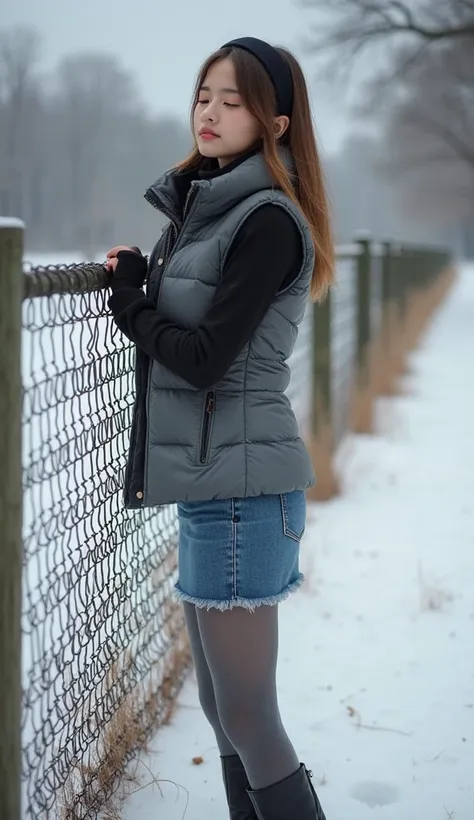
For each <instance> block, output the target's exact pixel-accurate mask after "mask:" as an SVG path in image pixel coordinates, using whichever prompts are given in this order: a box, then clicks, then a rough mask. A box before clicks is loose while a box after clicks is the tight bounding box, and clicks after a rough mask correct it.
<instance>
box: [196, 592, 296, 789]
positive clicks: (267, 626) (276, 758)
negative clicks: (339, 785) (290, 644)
mask: <svg viewBox="0 0 474 820" xmlns="http://www.w3.org/2000/svg"><path fill="white" fill-rule="evenodd" d="M184 612H185V617H186V624H187V628H188V633H189V638H190V642H191V650H192V654H193V659H194V665H195V669H196V677H197V683H198V690H199V700H200V703H201V706H202V709H203V712H204V714H205V715H206V717H207V719H208V721H209V723H210V724H211V726H212V728H213V729H214V732H215V735H216V738H217V744H218V747H219V752H220V754H221V755H233V754H238V755H239V756H240V759H241V760H242V763H243V765H244V767H245V770H246V773H247V777H248V780H249V783H250V785H251V787H252V788H253V789H261V788H264V787H265V786H269V785H271V784H273V783H277V782H278V781H280V780H283V778H285V777H288V776H289V775H290V774H293V773H294V772H295V771H296V770H297V769H298V767H299V760H298V757H297V755H296V752H295V750H294V748H293V746H292V745H291V743H290V740H289V738H288V735H287V734H286V732H285V729H284V728H283V724H282V722H281V717H280V711H279V708H278V700H277V692H276V680H275V676H276V664H277V655H278V607H276V606H274V607H269V606H261V607H259V608H258V609H256V610H255V612H253V613H251V612H249V611H248V610H246V609H243V608H242V607H236V608H234V609H231V610H226V611H225V612H220V611H219V610H215V609H211V610H205V609H198V608H196V607H195V606H194V605H193V604H188V603H185V604H184Z"/></svg>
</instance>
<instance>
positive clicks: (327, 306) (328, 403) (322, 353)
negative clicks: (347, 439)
mask: <svg viewBox="0 0 474 820" xmlns="http://www.w3.org/2000/svg"><path fill="white" fill-rule="evenodd" d="M331 303H332V295H331V293H329V294H328V295H327V297H326V299H325V301H324V302H323V303H322V304H320V305H315V306H314V308H313V310H314V322H313V328H314V330H313V385H312V387H313V408H312V425H311V439H310V442H309V450H310V453H311V457H312V460H313V465H314V470H315V473H316V486H315V487H313V488H312V489H311V490H309V492H308V498H310V499H312V500H317V501H326V500H327V499H329V498H332V497H333V496H334V495H335V494H336V493H337V492H338V489H339V487H338V481H337V478H336V475H335V472H334V462H333V459H334V436H333V417H332V385H331V376H332V370H331V315H332V310H331Z"/></svg>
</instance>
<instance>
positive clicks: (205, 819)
mask: <svg viewBox="0 0 474 820" xmlns="http://www.w3.org/2000/svg"><path fill="white" fill-rule="evenodd" d="M473 316H474V268H473V267H471V268H467V267H466V268H465V269H464V270H463V272H462V276H461V277H460V279H459V282H458V284H457V286H456V287H455V289H454V291H453V292H452V294H451V295H450V297H449V299H448V301H447V302H446V303H445V305H444V306H443V308H442V310H441V312H440V313H439V314H438V315H437V317H436V318H435V321H434V322H433V324H432V326H431V328H430V331H429V332H428V334H427V335H426V336H425V339H424V341H423V345H422V346H421V347H420V349H419V350H418V351H417V352H416V354H415V355H414V356H413V357H412V359H411V363H410V374H409V376H407V378H406V379H405V382H404V385H403V387H404V390H403V392H402V394H401V395H400V396H399V397H397V398H395V399H390V400H383V402H380V404H379V408H378V410H379V418H380V421H379V434H378V435H377V436H376V437H357V438H356V439H354V440H353V442H352V449H351V457H350V460H349V461H348V462H347V463H346V467H345V474H344V492H343V495H342V496H341V497H340V498H338V499H336V500H335V501H333V502H331V503H328V504H324V505H312V506H311V507H310V509H309V522H308V528H307V533H306V536H305V538H304V544H303V549H302V565H303V571H304V572H305V573H306V576H307V581H306V585H305V586H304V587H303V590H302V591H301V592H300V593H299V594H297V595H295V596H293V597H292V598H291V599H290V600H289V601H288V602H286V603H284V604H283V605H282V606H281V650H280V664H279V691H280V701H281V709H282V713H283V717H284V720H285V723H286V725H287V728H288V730H289V733H290V736H291V737H292V738H293V741H294V744H295V746H296V748H297V751H298V754H299V755H300V759H301V760H302V761H304V762H305V763H306V764H307V766H308V767H309V768H311V769H312V770H313V772H314V782H315V785H316V788H317V790H318V791H319V794H320V798H321V803H322V804H323V807H324V809H325V812H326V815H327V820H401V818H403V820H448V819H449V818H450V819H451V820H472V819H473V818H474V433H473V425H474V365H473V359H474V322H473ZM194 757H202V758H203V762H202V763H201V765H194V764H193V762H192V759H193V758H194ZM135 769H136V772H137V775H138V776H139V777H140V779H141V782H142V784H143V785H145V784H147V783H149V784H150V785H148V786H145V787H144V788H141V789H140V790H139V789H138V786H137V787H135V788H136V791H135V793H134V794H133V795H132V796H131V797H129V799H128V800H127V802H126V805H125V809H124V820H161V818H165V819H166V820H182V818H183V817H185V818H186V820H224V818H226V817H227V816H228V815H227V811H226V807H225V802H224V795H223V789H222V785H221V780H220V768H219V759H218V752H217V748H216V745H215V742H214V738H213V735H212V732H211V730H210V728H209V727H208V725H207V723H206V721H205V719H204V717H203V715H202V714H201V712H200V709H199V706H198V700H197V694H196V686H195V682H194V678H193V676H191V677H190V678H189V680H188V682H187V684H186V686H185V688H184V690H183V693H182V696H181V698H180V700H179V704H178V708H177V710H176V713H175V715H174V717H173V719H172V722H171V725H170V726H168V727H164V728H162V729H161V730H160V731H159V732H158V733H157V735H156V737H155V738H154V741H153V742H152V743H151V744H150V751H149V754H147V755H142V756H141V758H140V761H139V762H138V763H135V764H134V766H133V770H134V771H135ZM152 776H153V777H154V778H155V779H156V781H157V782H150V781H152ZM175 784H178V785H179V788H177V786H176V785H175ZM289 820H290V819H289ZM291 820H293V819H291ZM295 820H296V818H295Z"/></svg>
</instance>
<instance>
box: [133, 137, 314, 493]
mask: <svg viewBox="0 0 474 820" xmlns="http://www.w3.org/2000/svg"><path fill="white" fill-rule="evenodd" d="M284 158H285V162H287V164H289V166H290V167H291V158H289V157H288V155H286V154H284ZM147 199H148V200H149V201H150V202H152V204H154V205H155V206H156V207H158V208H159V209H160V210H161V211H163V212H164V213H166V215H167V216H168V217H169V218H170V219H171V225H170V227H169V229H168V230H167V231H166V232H165V234H164V236H163V239H162V240H161V241H160V243H158V245H157V247H156V248H155V250H154V252H153V254H152V257H151V259H150V268H151V273H150V276H149V285H148V293H149V295H150V296H151V297H152V298H154V299H155V300H156V303H157V310H158V311H159V312H160V314H161V315H163V316H164V317H166V318H167V319H168V320H170V321H172V322H175V323H177V324H179V325H180V326H181V327H183V328H186V329H188V330H189V329H193V328H196V327H197V326H198V325H199V323H200V322H201V320H202V319H203V317H204V315H205V313H206V311H207V309H208V308H209V305H210V303H211V301H212V299H213V297H214V292H215V289H216V286H217V285H218V283H219V280H220V277H221V272H222V270H223V267H224V265H225V261H226V256H227V253H228V250H229V248H230V246H231V243H232V240H233V239H234V237H235V235H236V234H237V232H238V230H239V228H240V226H241V225H242V224H243V222H244V221H245V219H247V217H248V216H249V215H250V214H251V213H252V212H253V211H254V210H255V209H256V208H258V207H260V206H261V205H263V204H266V203H268V202H272V203H274V204H275V206H278V207H281V208H285V210H286V211H287V212H288V213H289V214H291V216H292V217H293V219H294V220H295V222H296V224H297V226H298V228H299V230H300V231H301V236H302V240H303V264H302V268H301V271H300V274H299V276H298V277H297V278H296V280H295V281H294V282H293V283H292V284H291V285H290V286H289V287H287V288H286V289H285V290H284V291H282V292H280V293H279V294H278V295H277V297H276V298H275V300H274V302H273V304H272V305H271V307H270V309H269V310H268V312H267V314H266V316H265V318H264V319H263V321H262V322H261V324H260V326H259V327H258V328H257V330H256V331H255V333H254V335H253V337H252V338H251V340H250V342H249V343H248V344H247V345H246V346H245V347H244V349H243V350H242V351H241V352H240V353H239V355H238V356H237V358H236V360H235V361H234V363H233V365H232V366H231V367H230V369H229V370H228V372H227V373H226V375H225V376H224V378H223V379H222V380H221V381H220V382H219V383H217V384H214V385H212V386H210V387H209V388H207V389H205V390H199V389H196V388H195V387H192V386H191V385H190V384H188V383H187V382H186V381H184V380H183V379H182V378H181V377H179V376H177V375H175V374H174V373H172V372H171V371H170V370H168V369H167V368H166V367H164V366H163V365H161V364H160V363H159V362H156V361H153V362H149V361H148V362H147V363H146V364H147V367H146V379H145V378H144V372H145V370H144V354H143V353H142V352H139V351H137V397H136V402H135V409H134V417H133V423H132V437H131V448H130V457H129V462H128V467H127V472H126V477H125V504H126V506H127V507H135V508H136V507H141V506H146V507H150V506H156V505H160V504H166V503H171V502H175V501H199V500H210V499H214V498H220V499H223V498H232V497H247V496H258V495H262V494H273V493H275V494H276V493H287V492H291V491H292V490H298V489H305V488H307V487H310V486H312V485H313V484H314V474H313V468H312V464H311V459H310V457H309V454H308V452H307V450H306V447H305V444H304V443H303V441H302V439H301V438H300V437H299V435H298V425H297V422H296V419H295V415H294V413H293V410H292V408H291V405H290V401H289V399H288V398H287V396H286V395H285V391H286V389H287V387H288V384H289V380H290V371H289V367H288V364H287V359H288V358H289V356H290V355H291V353H292V351H293V348H294V345H295V342H296V337H297V333H298V325H299V323H300V322H301V320H302V318H303V314H304V311H305V308H306V305H307V302H308V293H309V286H310V281H311V274H312V270H313V264H314V246H313V242H312V238H311V233H310V230H309V227H308V225H307V222H306V220H305V219H304V217H303V215H302V213H301V212H300V210H299V209H298V208H297V207H296V206H295V205H294V204H293V203H292V202H291V200H290V199H289V198H288V197H287V196H286V195H285V194H283V192H282V191H280V190H278V189H277V188H276V186H275V183H274V182H273V180H272V179H271V176H270V174H269V172H268V170H267V166H266V163H265V161H264V159H263V156H262V155H261V154H260V153H258V154H254V155H253V156H251V157H250V158H249V159H247V160H245V161H244V162H243V163H241V164H240V165H238V166H237V167H236V168H234V169H233V170H231V171H229V172H228V173H227V174H224V175H222V176H217V177H214V178H212V179H199V180H195V181H194V182H192V184H191V195H190V198H189V200H188V206H187V208H186V209H185V218H184V222H182V216H181V213H182V204H181V202H180V201H179V196H178V191H177V188H176V172H169V173H167V174H165V176H164V177H163V178H161V179H160V180H158V182H157V183H155V185H154V186H152V187H151V188H150V189H149V190H148V192H147ZM173 237H174V239H175V243H174V246H172V244H171V243H172V240H173ZM171 247H172V250H171V252H170V253H169V249H170V248H171Z"/></svg>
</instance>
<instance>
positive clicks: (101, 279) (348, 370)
mask: <svg viewBox="0 0 474 820" xmlns="http://www.w3.org/2000/svg"><path fill="white" fill-rule="evenodd" d="M1 253H2V251H1V246H0V256H1ZM363 253H364V249H363V247H362V246H361V245H359V244H356V245H353V246H349V247H348V248H345V249H341V252H340V256H339V262H338V285H337V286H336V288H335V289H334V291H333V292H332V294H331V297H330V299H329V300H328V301H327V303H325V305H323V306H318V307H316V308H312V307H311V306H310V305H308V309H307V311H306V315H305V318H304V321H303V324H302V326H301V329H300V334H299V337H298V341H297V344H296V347H295V350H294V352H293V354H292V358H291V365H292V379H291V383H290V386H289V390H288V394H289V396H290V398H291V400H292V403H293V406H294V408H295V411H296V414H297V416H298V421H299V424H300V429H301V432H302V434H303V436H304V437H305V438H306V439H307V440H308V443H309V444H311V440H312V438H313V437H317V432H318V425H319V422H320V408H322V407H323V405H322V404H321V403H320V402H319V401H316V400H315V397H316V396H317V393H318V389H319V385H320V383H327V385H328V397H327V398H328V403H327V405H324V407H326V409H327V408H329V414H330V419H329V421H328V422H327V424H329V426H330V427H331V429H332V442H331V445H330V446H331V448H332V449H335V448H336V447H337V446H338V445H339V444H340V443H341V442H342V441H343V439H344V437H345V435H346V434H347V432H348V431H349V429H350V422H351V415H350V407H351V400H352V394H353V390H354V383H355V381H356V376H357V366H358V361H359V356H358V340H359V331H360V321H359V323H358V319H359V320H360V311H361V302H360V298H359V297H360V293H359V290H360V282H359V279H358V278H357V274H358V271H359V268H360V264H361V259H362V258H363ZM384 254H385V250H384V249H383V248H379V249H376V250H375V252H374V253H372V255H371V256H370V260H371V263H370V265H371V266H370V271H371V272H370V307H369V309H368V310H369V316H370V324H371V326H372V331H371V333H369V335H371V334H372V335H373V334H374V333H376V332H377V331H378V329H379V328H380V326H381V324H382V314H383V310H382V307H383V304H382V303H383V293H384V289H383V281H382V277H383V270H384V260H385V258H386V254H385V255H384ZM409 258H410V264H411V265H412V269H411V270H412V273H414V274H415V275H416V276H417V275H418V273H417V272H418V271H419V269H420V265H421V262H420V259H418V261H416V259H415V256H414V255H413V253H412V254H411V256H410V257H409ZM423 260H424V261H423ZM422 261H423V264H424V265H425V273H426V281H427V282H429V281H431V279H430V276H431V274H432V272H433V271H434V269H435V268H436V271H438V272H439V271H440V270H441V269H442V268H443V266H445V265H446V264H447V257H446V256H445V257H443V259H441V258H440V257H439V255H438V256H433V259H432V263H431V265H430V264H428V262H427V260H426V257H425V256H424V257H422ZM397 264H398V263H397ZM392 273H393V270H392ZM397 275H398V276H399V275H400V268H399V267H398V268H397ZM23 282H24V294H23V304H22V327H23V331H22V338H23V349H22V383H23V409H22V438H23V464H22V473H23V525H22V528H23V537H22V541H23V549H24V556H23V592H22V602H23V604H22V610H23V611H22V632H23V641H22V655H23V710H22V716H23V717H22V747H23V805H24V814H25V816H26V817H27V818H28V819H30V818H31V819H32V818H34V820H41V819H42V818H56V817H57V818H59V817H61V818H64V820H89V819H90V820H97V818H98V816H99V811H100V807H101V805H103V803H104V801H105V800H106V799H107V798H108V797H109V796H110V794H111V793H112V791H113V790H114V788H115V787H116V782H117V777H119V776H120V774H121V773H122V772H123V769H124V766H125V764H126V762H127V760H128V759H129V758H130V757H131V756H132V755H133V753H134V751H136V749H137V748H139V746H140V745H141V744H142V743H143V741H144V740H145V739H146V738H147V736H148V735H149V734H150V733H151V732H152V731H153V730H154V729H155V728H156V726H157V725H159V724H160V722H163V721H166V719H167V717H168V716H169V714H170V711H171V709H172V708H173V703H174V701H175V698H176V694H177V692H178V691H179V688H180V686H181V684H182V681H183V678H184V676H185V674H186V670H187V668H188V665H189V661H190V658H189V653H188V645H187V641H186V636H185V631H184V623H183V618H182V612H181V608H180V607H179V606H177V605H175V604H174V602H173V599H172V595H171V591H172V587H173V585H174V582H175V580H176V572H177V555H176V544H177V520H176V514H175V508H174V507H172V506H165V507H162V508H159V509H155V510H153V509H143V510H137V511H129V510H125V509H124V508H123V505H122V485H123V477H124V470H125V464H126V457H127V453H128V444H129V433H130V425H131V416H132V408H133V403H134V359H135V354H134V347H133V345H132V344H131V343H130V342H129V341H128V340H127V339H126V338H125V337H124V336H123V335H122V334H121V333H120V331H118V329H117V328H116V326H115V324H114V323H113V322H112V320H111V317H110V315H109V312H108V309H107V305H106V303H107V296H108V293H107V275H106V274H105V271H104V269H103V268H102V266H100V265H79V266H68V267H67V266H62V267H58V266H55V267H49V268H33V269H31V270H29V272H28V274H24V277H23ZM392 291H393V283H392ZM400 292H401V291H400ZM397 294H399V291H397ZM398 298H399V299H400V298H401V297H400V296H399V297H398ZM405 301H406V294H405ZM318 340H319V342H318ZM318 345H319V347H318ZM324 345H326V348H327V349H326V350H325V349H324ZM316 347H318V350H317V352H316ZM318 357H319V358H318ZM323 409H324V408H323ZM322 412H323V411H322V410H321V413H322ZM313 455H314V454H313ZM320 455H321V453H320V452H319V451H318V453H316V456H315V462H316V472H317V473H318V466H319V461H318V459H319V458H320ZM15 820H16V818H15Z"/></svg>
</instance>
